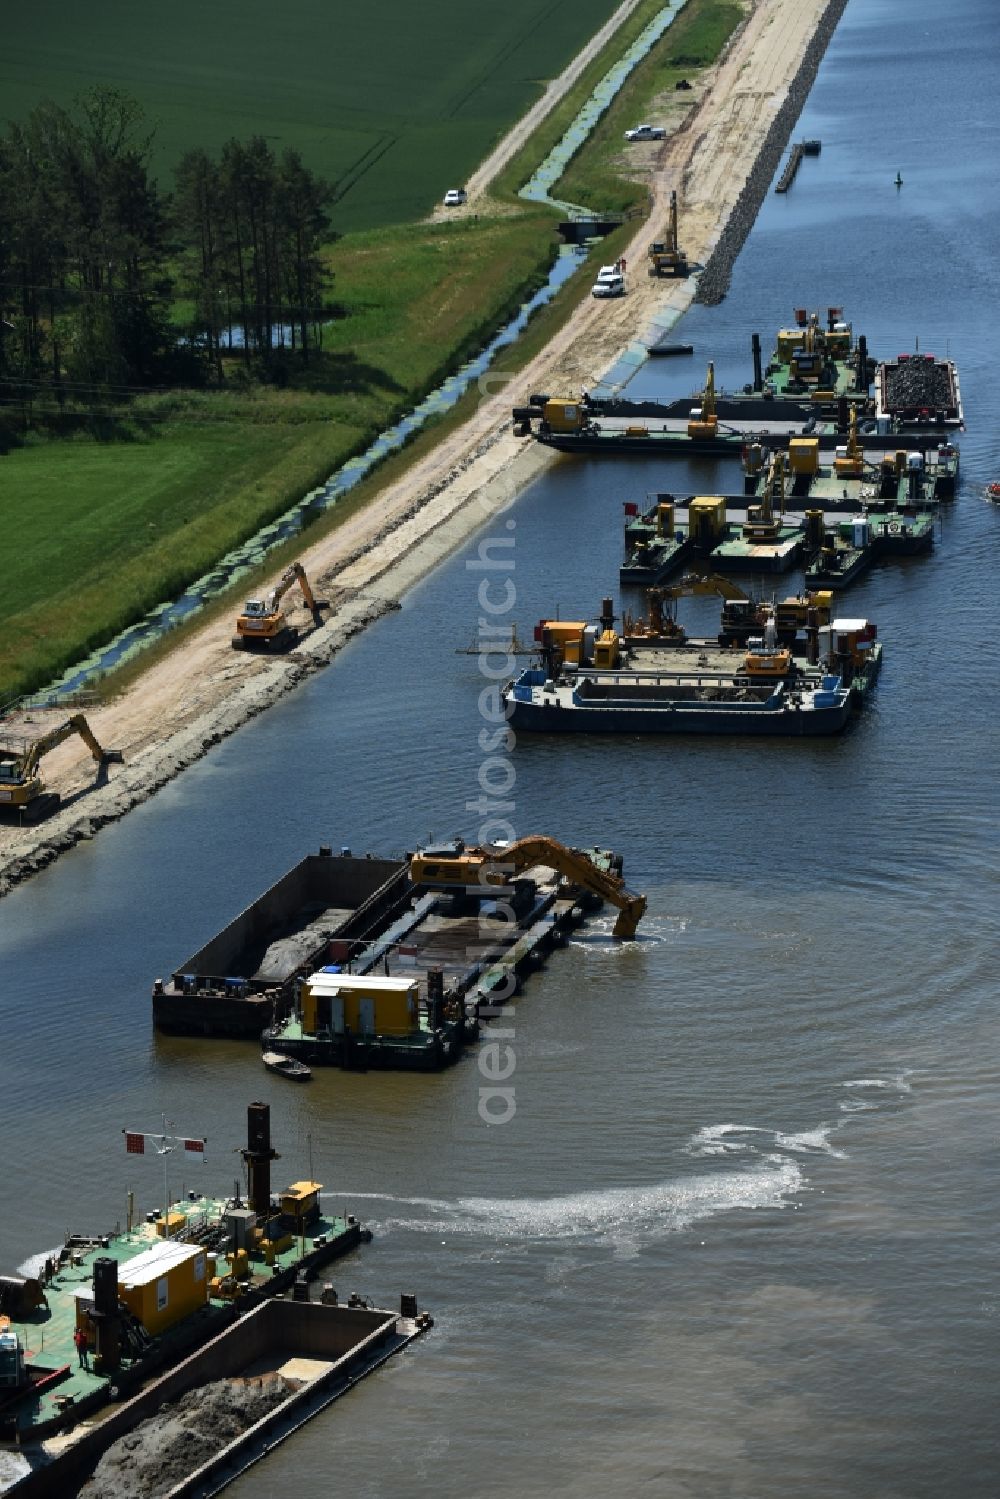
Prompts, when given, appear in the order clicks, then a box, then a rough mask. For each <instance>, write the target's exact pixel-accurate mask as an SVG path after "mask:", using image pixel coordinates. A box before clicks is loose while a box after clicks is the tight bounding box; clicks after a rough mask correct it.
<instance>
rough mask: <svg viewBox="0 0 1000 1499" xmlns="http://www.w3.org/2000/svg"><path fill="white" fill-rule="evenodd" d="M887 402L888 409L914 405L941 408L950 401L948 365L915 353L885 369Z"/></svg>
mask: <svg viewBox="0 0 1000 1499" xmlns="http://www.w3.org/2000/svg"><path fill="white" fill-rule="evenodd" d="M885 386H886V388H885V405H886V409H887V410H889V411H901V410H907V409H909V408H911V407H918V408H920V409H924V408H926V409H927V410H929V411H939V410H940V409H941V408H942V407H944V406H949V405H950V404H951V400H952V395H951V381H950V378H949V375H948V368H947V366H946V365H943V364H937V363H932V361H931V360H929V359H922V358H919V357H914V358H912V359H904V360H903V361H902V363H899V364H892V365H890V366H889V367H888V369H887V370H886V381H885Z"/></svg>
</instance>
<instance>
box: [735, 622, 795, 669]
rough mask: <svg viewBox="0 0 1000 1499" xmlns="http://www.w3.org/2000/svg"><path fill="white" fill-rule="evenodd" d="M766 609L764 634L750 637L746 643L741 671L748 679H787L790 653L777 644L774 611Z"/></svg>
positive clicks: (783, 646) (790, 662)
mask: <svg viewBox="0 0 1000 1499" xmlns="http://www.w3.org/2000/svg"><path fill="white" fill-rule="evenodd" d="M765 607H766V608H767V618H766V620H765V623H764V634H763V635H755V636H752V637H751V638H750V639H749V640H748V641H747V653H746V655H745V656H744V657H743V670H744V671H745V672H746V674H747V676H748V677H755V678H761V677H763V678H765V679H766V680H774V679H776V678H778V677H787V676H788V674H789V672H790V671H791V670H792V653H791V651H790V650H789V649H788V647H787V646H786V645H779V644H778V628H777V624H776V622H775V617H774V610H773V609H772V608H770V607H769V606H765Z"/></svg>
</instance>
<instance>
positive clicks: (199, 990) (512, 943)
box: [153, 838, 623, 1071]
mask: <svg viewBox="0 0 1000 1499" xmlns="http://www.w3.org/2000/svg"><path fill="white" fill-rule="evenodd" d="M475 852H476V851H470V850H467V849H465V847H464V845H454V844H449V845H444V846H443V847H441V848H439V849H424V850H422V851H421V852H420V853H418V854H414V855H413V856H412V857H411V858H408V859H400V860H391V859H376V858H366V859H356V858H354V857H353V856H352V855H351V854H350V851H349V850H344V852H343V853H342V854H341V855H340V856H339V857H334V856H333V855H332V854H331V852H330V850H329V849H322V850H321V851H320V853H319V854H318V855H311V856H309V857H308V858H306V859H304V860H302V861H301V862H300V863H299V864H298V865H296V866H295V868H294V869H292V870H290V871H289V872H288V874H286V875H285V876H283V878H282V879H281V880H279V881H278V882H277V884H275V885H273V886H272V887H271V889H269V890H267V891H265V892H264V894H263V895H262V896H260V897H259V898H258V900H256V901H255V902H254V903H253V905H251V906H250V907H248V908H247V910H246V911H244V912H243V913H242V914H241V915H240V916H238V917H237V918H236V919H235V920H234V921H233V922H231V923H230V924H229V926H227V927H226V928H225V929H224V930H223V931H222V932H221V933H219V934H218V936H216V937H214V938H212V939H211V941H210V942H209V943H208V944H207V945H206V946H205V947H203V948H202V949H201V950H200V952H199V953H196V954H195V956H194V957H193V958H190V959H188V960H187V962H186V963H185V964H183V965H181V967H180V968H178V970H177V971H176V972H175V973H174V974H173V975H172V976H171V978H170V980H169V981H168V982H164V981H163V980H161V979H157V980H156V982H155V984H154V986H153V1016H154V1020H155V1023H156V1025H157V1026H158V1027H159V1028H160V1029H162V1030H167V1031H172V1032H179V1033H181V1034H193V1035H224V1036H243V1037H248V1038H249V1037H252V1038H254V1039H257V1038H262V1041H263V1047H264V1050H265V1051H267V1052H274V1053H277V1054H278V1055H279V1056H285V1057H292V1058H294V1059H295V1060H297V1061H299V1062H302V1063H305V1064H312V1063H319V1064H325V1065H333V1066H340V1067H349V1068H354V1069H361V1070H367V1069H368V1068H386V1067H391V1068H403V1069H409V1070H417V1071H433V1070H437V1069H439V1068H442V1067H445V1066H447V1065H449V1064H450V1063H452V1062H454V1061H457V1059H458V1058H459V1056H460V1055H461V1054H462V1051H463V1049H464V1047H465V1045H466V1044H467V1042H469V1041H470V1040H473V1039H475V1037H476V1035H477V1034H478V1027H479V1020H480V1016H481V1014H483V1013H484V1012H485V1013H487V1014H488V1013H490V1006H491V1003H492V998H493V995H494V993H495V992H497V991H501V990H502V992H503V993H504V994H505V995H509V994H511V993H513V992H515V991H516V988H517V986H518V985H519V983H520V980H521V978H522V976H523V975H524V974H526V973H527V972H528V971H530V969H531V968H533V967H536V966H537V965H538V964H539V963H541V962H542V961H543V960H544V957H545V955H546V953H548V952H549V951H551V949H552V948H553V947H555V946H558V945H561V944H563V943H564V942H565V940H566V937H567V935H568V933H569V931H570V930H571V929H572V927H574V926H575V925H577V924H578V923H579V922H580V921H582V920H583V919H584V915H585V912H586V911H587V910H591V909H594V908H595V906H599V905H600V903H601V901H602V900H608V901H611V902H612V903H614V904H618V905H620V899H619V891H620V889H621V888H623V887H622V882H621V879H620V861H619V860H617V859H616V856H615V855H613V854H611V853H608V852H605V851H601V850H597V849H594V850H590V851H588V852H584V851H580V850H572V849H566V848H564V847H563V845H561V844H559V843H557V842H556V841H555V840H553V839H541V838H534V839H521V840H519V841H518V842H517V843H516V844H513V845H511V846H510V847H509V848H506V849H502V850H493V851H492V853H491V857H492V859H493V861H494V862H496V861H497V860H499V861H500V866H499V867H500V868H501V870H503V869H506V868H507V867H508V866H510V869H511V874H510V878H509V880H508V879H506V878H504V879H499V880H498V879H496V878H489V879H487V880H486V882H485V883H483V881H482V880H481V879H480V877H479V875H478V873H476V874H475V877H471V876H470V877H469V878H466V876H468V875H469V870H470V869H471V868H472V867H473V864H475V869H476V871H478V870H479V868H480V867H481V865H482V864H483V861H484V858H485V855H484V854H483V853H482V851H479V852H478V853H477V854H476V857H477V858H478V863H476V862H475V861H474V860H473V854H474V853H475ZM529 856H530V858H529ZM526 861H527V862H526Z"/></svg>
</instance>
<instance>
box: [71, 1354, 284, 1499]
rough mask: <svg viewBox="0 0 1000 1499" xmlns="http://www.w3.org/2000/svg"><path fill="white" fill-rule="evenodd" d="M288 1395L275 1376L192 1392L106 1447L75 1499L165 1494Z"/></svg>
mask: <svg viewBox="0 0 1000 1499" xmlns="http://www.w3.org/2000/svg"><path fill="white" fill-rule="evenodd" d="M288 1393H289V1390H288V1386H287V1385H286V1383H285V1381H284V1380H283V1379H281V1378H279V1377H278V1376H274V1377H272V1378H269V1379H263V1380H253V1381H250V1382H248V1383H243V1382H241V1381H237V1380H221V1381H220V1382H219V1383H218V1384H210V1385H203V1386H202V1387H201V1388H200V1389H197V1390H192V1391H191V1393H190V1394H188V1395H185V1396H184V1397H183V1398H182V1399H180V1400H178V1401H175V1402H174V1403H173V1404H170V1405H165V1406H164V1407H163V1409H162V1410H161V1411H160V1412H159V1413H158V1414H157V1415H155V1416H151V1417H150V1419H149V1420H148V1421H143V1422H142V1424H141V1425H140V1426H137V1427H136V1428H135V1430H134V1431H130V1432H129V1434H128V1436H124V1437H121V1438H119V1440H118V1441H117V1442H115V1443H114V1445H113V1446H111V1447H109V1448H108V1450H107V1452H106V1453H105V1454H104V1456H103V1457H102V1458H101V1461H100V1462H99V1463H98V1465H97V1468H96V1470H95V1472H94V1476H93V1477H92V1478H91V1479H90V1480H89V1482H87V1483H85V1484H84V1486H83V1488H82V1489H81V1490H80V1494H79V1499H157V1496H158V1495H162V1494H167V1493H169V1492H170V1490H171V1489H172V1488H173V1487H174V1485H175V1484H178V1483H180V1481H181V1479H183V1478H186V1477H187V1475H188V1474H189V1473H193V1472H194V1470H195V1469H196V1468H199V1467H200V1466H201V1464H202V1463H206V1462H208V1460H209V1458H211V1457H214V1456H215V1454H216V1453H217V1452H219V1451H220V1450H221V1449H222V1448H223V1447H225V1446H226V1445H227V1444H228V1443H229V1442H232V1441H233V1440H234V1439H235V1438H236V1437H238V1436H239V1435H240V1434H241V1433H242V1432H244V1431H246V1429H247V1427H248V1426H252V1425H253V1424H254V1422H255V1421H259V1420H260V1419H261V1418H262V1417H263V1416H266V1415H267V1413H268V1411H271V1410H273V1409H274V1407H275V1406H276V1405H280V1404H281V1402H282V1401H283V1400H285V1399H286V1398H287V1396H288Z"/></svg>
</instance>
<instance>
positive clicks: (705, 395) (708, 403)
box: [688, 364, 719, 437]
mask: <svg viewBox="0 0 1000 1499" xmlns="http://www.w3.org/2000/svg"><path fill="white" fill-rule="evenodd" d="M718 426H719V423H718V418H717V417H716V413H715V365H714V364H710V365H709V366H708V375H707V377H706V379H705V389H704V390H703V391H702V393H701V405H700V406H692V408H691V420H690V421H689V422H688V437H716V436H717V435H718Z"/></svg>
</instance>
